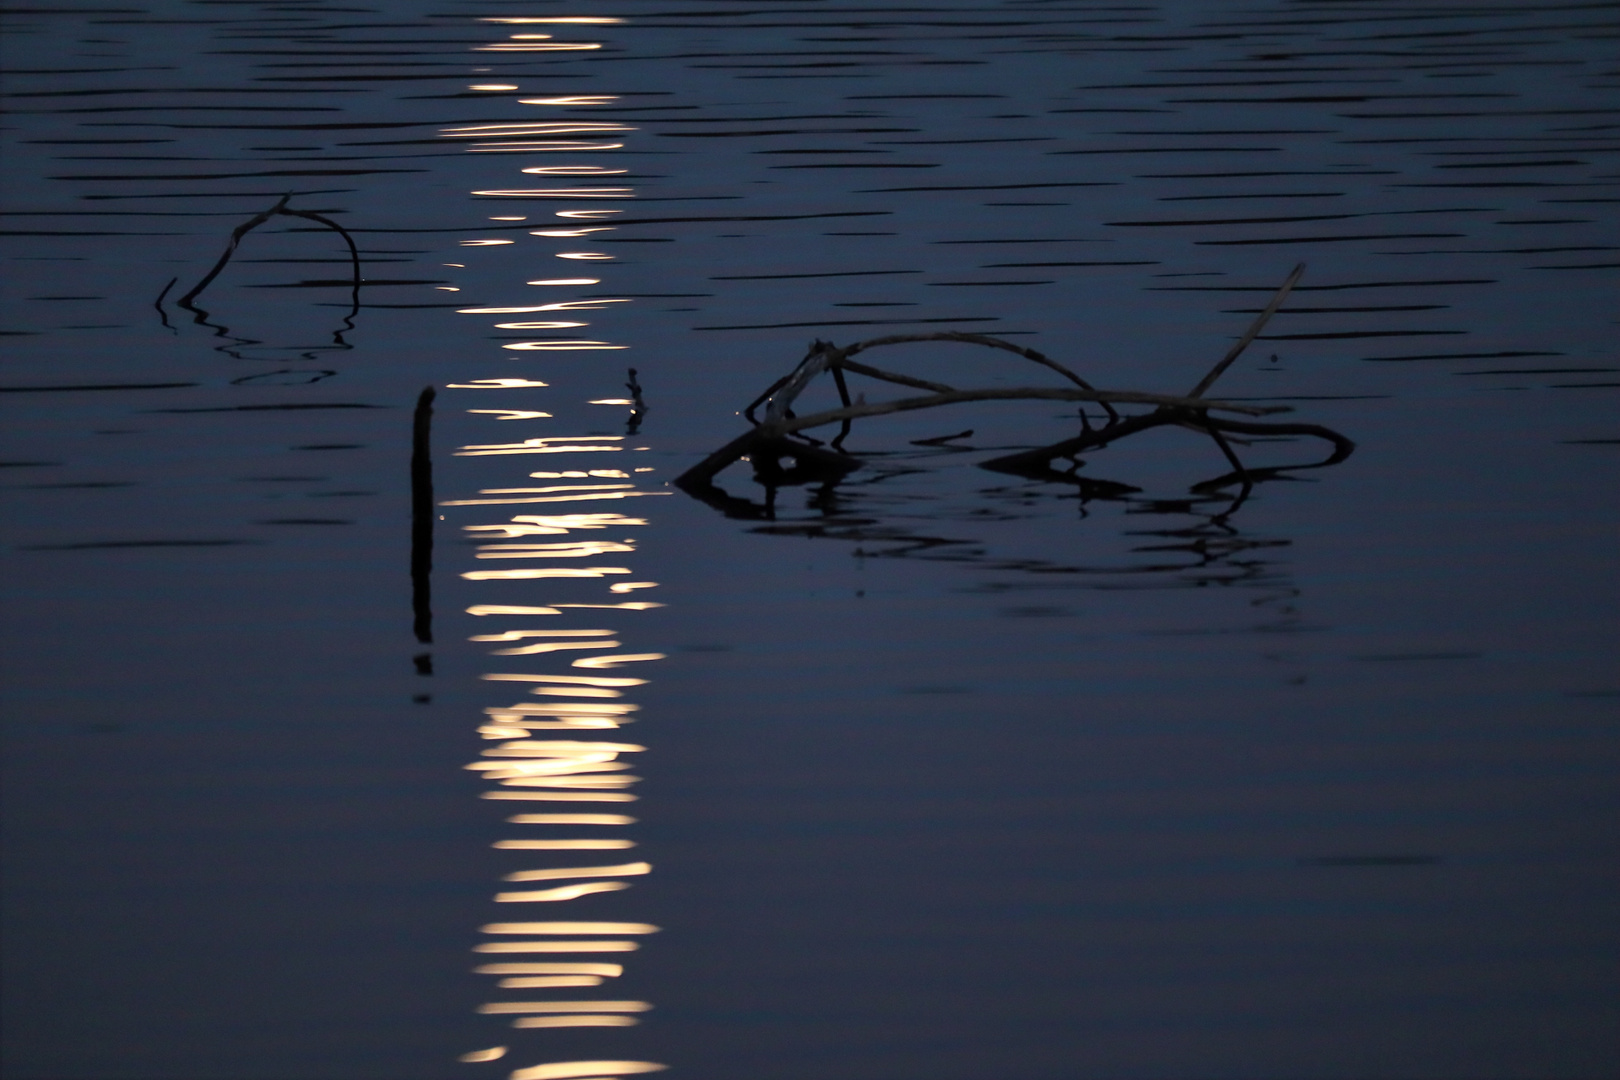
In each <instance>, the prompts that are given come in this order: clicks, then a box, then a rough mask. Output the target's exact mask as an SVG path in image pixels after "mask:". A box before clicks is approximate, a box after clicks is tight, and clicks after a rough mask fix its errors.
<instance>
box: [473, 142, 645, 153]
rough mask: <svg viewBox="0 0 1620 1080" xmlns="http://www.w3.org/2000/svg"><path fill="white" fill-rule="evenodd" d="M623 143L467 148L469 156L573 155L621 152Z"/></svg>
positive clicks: (500, 145)
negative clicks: (559, 152) (587, 152)
mask: <svg viewBox="0 0 1620 1080" xmlns="http://www.w3.org/2000/svg"><path fill="white" fill-rule="evenodd" d="M623 149H624V143H621V142H605V143H588V142H509V143H473V144H472V145H471V146H469V147H467V152H468V153H469V154H518V153H528V152H530V151H536V150H538V151H542V152H543V151H548V150H549V151H565V152H568V153H574V152H578V151H584V150H623Z"/></svg>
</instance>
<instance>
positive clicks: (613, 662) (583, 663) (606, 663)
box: [573, 652, 668, 668]
mask: <svg viewBox="0 0 1620 1080" xmlns="http://www.w3.org/2000/svg"><path fill="white" fill-rule="evenodd" d="M665 659H668V657H666V656H665V655H664V654H663V653H661V652H649V653H615V654H614V655H612V656H586V657H581V658H580V659H578V660H575V661H574V663H573V666H574V667H582V668H616V667H618V666H619V665H620V664H634V663H639V662H641V661H644V660H665Z"/></svg>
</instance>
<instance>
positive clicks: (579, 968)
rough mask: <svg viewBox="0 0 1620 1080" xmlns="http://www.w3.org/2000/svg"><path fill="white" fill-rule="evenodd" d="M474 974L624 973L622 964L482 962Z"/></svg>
mask: <svg viewBox="0 0 1620 1080" xmlns="http://www.w3.org/2000/svg"><path fill="white" fill-rule="evenodd" d="M473 974H475V975H601V976H604V977H606V978H609V979H616V978H618V977H619V976H620V975H623V974H624V965H623V964H590V963H585V964H579V963H540V964H482V965H480V966H478V967H475V968H473Z"/></svg>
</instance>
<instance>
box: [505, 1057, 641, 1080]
mask: <svg viewBox="0 0 1620 1080" xmlns="http://www.w3.org/2000/svg"><path fill="white" fill-rule="evenodd" d="M667 1068H669V1066H668V1065H660V1064H658V1063H657V1062H655V1061H554V1062H551V1063H549V1064H546V1065H531V1066H529V1067H528V1068H527V1069H518V1070H516V1071H514V1072H513V1073H512V1075H511V1076H510V1077H508V1078H507V1080H575V1078H576V1077H578V1078H584V1077H591V1076H635V1075H638V1074H640V1073H650V1072H663V1071H664V1070H665V1069H667Z"/></svg>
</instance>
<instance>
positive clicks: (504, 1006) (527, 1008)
mask: <svg viewBox="0 0 1620 1080" xmlns="http://www.w3.org/2000/svg"><path fill="white" fill-rule="evenodd" d="M651 1008H652V1005H651V1003H649V1002H646V1001H492V1002H489V1003H488V1004H485V1005H480V1006H478V1011H479V1012H481V1013H483V1014H485V1015H486V1016H488V1015H497V1016H498V1015H501V1014H503V1013H504V1014H507V1015H510V1014H512V1013H588V1012H627V1013H638V1012H647V1011H648V1010H650V1009H651Z"/></svg>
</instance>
